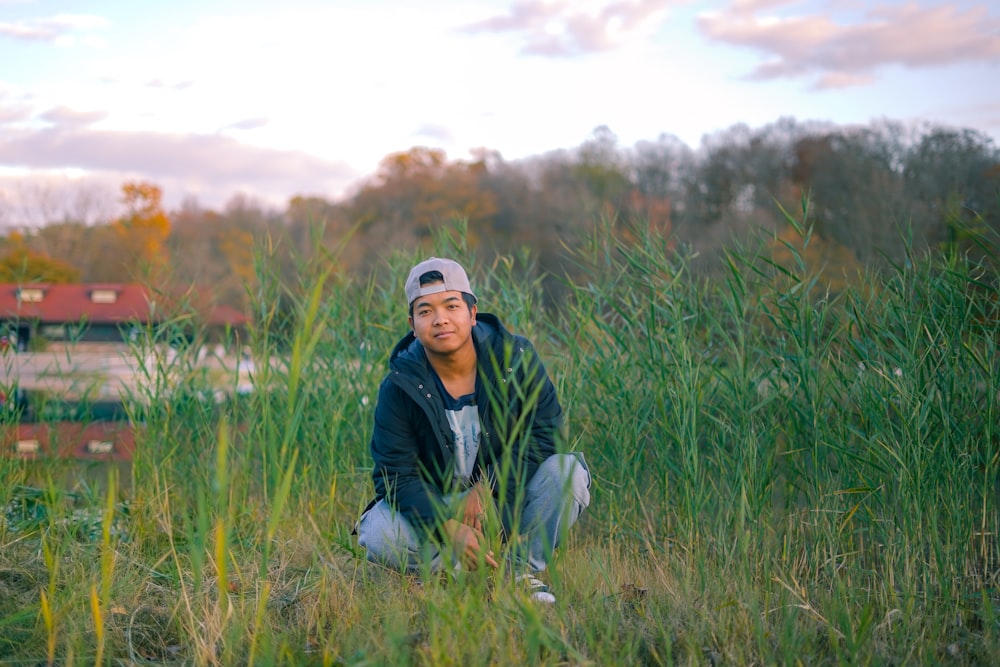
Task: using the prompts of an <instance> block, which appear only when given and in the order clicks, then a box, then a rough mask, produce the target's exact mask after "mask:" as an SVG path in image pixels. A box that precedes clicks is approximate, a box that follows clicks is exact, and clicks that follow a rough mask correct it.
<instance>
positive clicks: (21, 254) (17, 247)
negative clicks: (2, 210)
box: [0, 232, 80, 283]
mask: <svg viewBox="0 0 1000 667" xmlns="http://www.w3.org/2000/svg"><path fill="white" fill-rule="evenodd" d="M7 245H8V247H9V249H8V251H7V253H6V254H5V255H4V256H3V257H2V258H0V282H5V283H75V282H77V281H79V280H80V271H79V270H77V268H76V267H74V266H73V265H71V264H68V263H66V262H61V261H59V260H57V259H53V258H51V257H49V256H48V255H45V254H43V253H40V252H36V251H34V250H31V249H30V248H28V247H27V246H26V245H25V243H24V237H23V236H22V235H21V234H20V233H19V232H12V233H11V234H10V236H9V237H8V238H7Z"/></svg>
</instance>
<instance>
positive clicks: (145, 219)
mask: <svg viewBox="0 0 1000 667" xmlns="http://www.w3.org/2000/svg"><path fill="white" fill-rule="evenodd" d="M162 199H163V190H162V189H161V188H160V187H159V186H157V185H154V184H153V183H145V182H132V181H129V182H126V183H124V184H123V185H122V204H123V205H124V206H125V214H124V215H123V216H122V217H120V218H118V219H117V220H116V221H115V222H114V225H113V226H114V229H115V231H116V232H117V233H118V236H119V239H120V241H121V244H122V249H123V251H124V257H123V260H124V261H125V265H126V267H127V270H128V271H129V272H130V273H131V274H133V275H136V276H138V275H141V274H142V272H155V271H156V270H157V269H159V268H160V267H161V266H163V265H165V264H167V263H168V262H169V258H168V257H167V256H166V253H165V252H164V251H165V245H164V244H165V243H166V240H167V237H169V236H170V218H168V217H167V214H166V212H165V211H164V210H163V203H162Z"/></svg>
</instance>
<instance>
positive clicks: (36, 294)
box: [17, 287, 45, 303]
mask: <svg viewBox="0 0 1000 667" xmlns="http://www.w3.org/2000/svg"><path fill="white" fill-rule="evenodd" d="M17 298H18V299H20V300H21V301H24V302H25V303H40V302H41V300H42V299H44V298H45V290H43V289H40V288H38V287H22V288H21V289H19V290H18V291H17Z"/></svg>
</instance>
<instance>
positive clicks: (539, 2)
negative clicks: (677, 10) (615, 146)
mask: <svg viewBox="0 0 1000 667" xmlns="http://www.w3.org/2000/svg"><path fill="white" fill-rule="evenodd" d="M581 4H583V5H584V6H583V7H582V8H581ZM587 4H588V3H580V2H570V1H569V0H565V1H558V0H557V1H555V2H545V1H544V0H524V1H522V2H515V3H514V4H513V5H511V7H510V11H509V13H507V14H501V15H498V16H493V17H490V18H487V19H484V20H482V21H477V22H475V23H471V24H468V25H465V26H463V27H462V28H461V29H460V30H461V31H462V32H469V33H482V32H487V33H515V34H518V35H521V37H522V39H523V46H522V49H521V50H522V53H525V54H530V55H540V56H552V57H568V56H576V55H582V54H586V53H594V52H600V51H608V50H611V49H614V48H617V47H619V46H621V45H623V44H625V43H626V42H627V41H629V40H630V39H632V38H634V37H635V36H636V35H638V34H641V33H643V32H644V31H647V30H649V29H652V28H655V26H656V25H658V24H659V23H660V22H661V21H662V20H663V17H664V14H665V9H666V8H667V7H668V6H669V5H671V4H675V0H618V1H617V2H608V3H605V4H597V5H595V4H594V3H589V4H590V5H591V6H592V8H591V9H589V11H588V8H587Z"/></svg>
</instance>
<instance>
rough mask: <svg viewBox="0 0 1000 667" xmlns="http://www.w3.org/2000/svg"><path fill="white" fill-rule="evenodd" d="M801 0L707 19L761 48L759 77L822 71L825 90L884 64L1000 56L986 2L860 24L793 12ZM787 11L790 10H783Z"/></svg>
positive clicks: (724, 34)
mask: <svg viewBox="0 0 1000 667" xmlns="http://www.w3.org/2000/svg"><path fill="white" fill-rule="evenodd" d="M798 4H800V3H797V2H795V1H794V0H761V1H755V0H736V1H735V2H733V4H731V5H730V6H729V8H728V9H727V10H726V11H724V12H714V13H706V14H703V15H701V16H700V17H699V19H698V27H699V29H700V31H701V32H702V34H704V35H705V36H706V37H708V38H709V39H712V40H714V41H718V42H724V43H727V44H732V45H735V46H742V47H747V48H751V49H754V50H756V51H759V52H761V53H762V54H764V56H765V60H764V61H763V62H762V63H761V64H759V65H758V66H757V67H756V68H754V70H753V71H752V72H751V74H750V78H752V79H758V80H768V79H779V78H797V77H805V76H813V77H815V84H816V86H817V87H819V88H836V87H844V86H849V85H861V84H865V83H869V82H871V81H872V80H873V78H874V72H876V71H877V70H878V69H879V68H882V67H886V66H891V65H897V66H903V67H909V68H922V67H932V66H941V65H952V64H957V63H963V62H1000V18H997V17H994V16H991V15H990V12H989V9H988V8H987V7H986V6H985V5H982V6H977V7H971V8H969V9H964V10H963V9H959V8H957V7H955V6H954V5H945V4H938V5H934V6H924V5H920V4H918V3H916V2H912V1H911V2H906V3H905V4H902V5H888V4H883V5H878V6H875V7H871V8H869V9H868V10H867V12H866V13H865V14H864V15H863V16H862V17H861V18H860V19H859V20H856V21H854V22H850V21H846V20H845V21H841V22H838V21H836V20H835V19H834V17H832V16H828V15H820V14H812V15H809V14H799V15H789V14H788V9H789V8H791V7H794V6H796V5H798ZM782 9H784V10H785V13H784V14H782V13H780V10H782Z"/></svg>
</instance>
